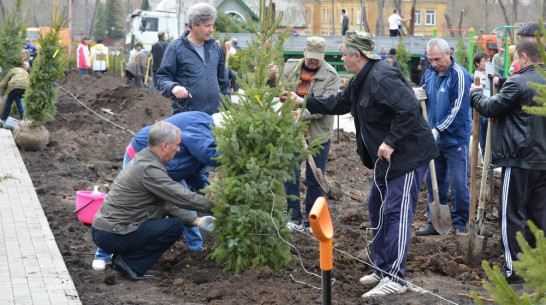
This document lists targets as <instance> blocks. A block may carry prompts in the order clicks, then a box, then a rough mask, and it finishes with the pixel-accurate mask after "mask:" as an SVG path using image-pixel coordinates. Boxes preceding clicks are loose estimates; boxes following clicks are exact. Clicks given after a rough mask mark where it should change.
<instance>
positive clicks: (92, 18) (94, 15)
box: [88, 0, 100, 37]
mask: <svg viewBox="0 0 546 305" xmlns="http://www.w3.org/2000/svg"><path fill="white" fill-rule="evenodd" d="M99 2H100V0H96V1H95V9H94V10H93V16H92V17H91V26H90V27H89V34H88V35H89V36H88V37H91V36H92V35H93V33H94V32H95V20H96V18H97V10H98V9H99Z"/></svg>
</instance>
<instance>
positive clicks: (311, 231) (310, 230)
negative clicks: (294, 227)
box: [305, 227, 313, 235]
mask: <svg viewBox="0 0 546 305" xmlns="http://www.w3.org/2000/svg"><path fill="white" fill-rule="evenodd" d="M305 229H306V230H307V232H309V234H311V235H313V228H311V227H307V228H305Z"/></svg>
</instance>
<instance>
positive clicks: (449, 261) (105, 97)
mask: <svg viewBox="0 0 546 305" xmlns="http://www.w3.org/2000/svg"><path fill="white" fill-rule="evenodd" d="M59 84H60V87H59V98H58V102H57V112H58V113H57V115H56V117H55V121H54V122H51V123H49V124H47V125H46V127H47V129H48V130H49V132H50V140H51V141H50V143H49V145H48V146H47V147H46V149H45V150H43V151H39V152H26V151H22V155H23V158H24V160H25V164H26V166H27V168H28V171H29V173H30V175H31V177H32V180H33V182H34V186H35V188H36V191H37V193H38V196H39V199H40V201H41V203H42V206H43V208H44V211H45V213H46V216H47V218H48V221H49V224H50V226H51V229H52V230H53V233H54V235H55V238H56V241H57V244H58V246H59V248H60V250H61V253H62V255H63V257H64V259H65V262H66V265H67V267H68V270H69V271H70V274H71V276H72V278H73V280H74V283H75V285H76V289H77V290H78V293H79V295H80V298H81V300H82V302H83V304H85V305H95V304H96V305H99V304H100V305H105V304H249V305H250V304H319V303H320V302H321V291H320V290H318V289H316V288H313V287H312V286H314V287H320V286H321V283H320V278H318V277H317V276H314V275H312V274H309V273H307V272H306V270H307V271H309V272H310V273H315V274H320V268H319V251H318V242H317V241H316V240H314V239H313V238H312V237H311V236H310V235H307V234H304V233H294V236H295V240H294V245H295V246H296V247H297V249H298V250H299V253H300V254H301V262H300V260H299V258H297V256H296V259H295V260H294V261H293V262H292V263H291V264H289V265H288V266H286V267H284V268H282V269H280V270H277V271H272V270H270V269H269V268H266V267H263V268H255V269H251V270H247V271H246V272H244V273H243V274H241V275H237V274H233V273H230V272H224V271H222V269H223V266H220V265H217V264H216V263H215V262H214V261H212V260H209V259H207V255H208V254H210V253H211V250H210V248H209V249H206V250H205V251H204V252H192V251H189V250H188V249H186V247H185V245H184V242H183V240H182V241H179V242H177V243H176V244H175V245H174V246H173V247H172V248H171V249H170V250H169V251H168V252H167V253H166V254H165V255H164V256H163V257H162V258H161V259H160V260H159V262H158V263H157V264H155V265H154V267H153V268H152V269H151V270H150V274H154V275H156V276H157V279H156V280H154V281H147V282H132V281H130V280H128V279H126V278H124V277H122V276H120V275H119V274H118V273H117V272H115V271H113V270H112V269H111V268H107V270H106V271H103V272H99V271H94V270H93V269H92V268H91V262H92V260H93V255H94V252H95V249H96V248H95V245H94V244H93V242H92V241H91V234H90V226H89V225H85V224H82V223H80V222H78V220H77V218H76V215H75V214H73V211H74V207H75V202H76V191H77V190H92V189H93V185H99V186H100V190H101V191H102V192H108V189H109V186H110V185H111V183H112V182H113V180H114V178H115V177H116V175H117V174H118V173H119V171H120V170H121V164H122V159H123V153H124V149H125V147H126V145H127V144H128V143H129V141H130V139H131V138H132V134H131V133H130V132H129V131H133V132H136V131H138V130H139V129H140V128H142V127H143V126H146V125H149V124H152V123H153V122H155V121H157V120H160V119H163V118H166V117H168V116H169V115H170V114H171V110H170V103H169V101H168V100H167V99H165V98H164V97H162V96H160V95H159V94H157V92H156V93H154V94H152V95H149V94H148V93H147V89H144V88H140V89H139V88H134V87H132V86H128V85H125V83H123V82H122V81H121V80H120V79H119V78H114V77H112V76H111V75H110V74H106V75H101V76H85V77H80V76H78V75H77V72H75V71H72V72H69V73H68V74H67V75H66V77H65V78H64V79H63V80H61V81H60V82H59ZM67 91H69V92H70V93H71V94H73V96H72V95H71V94H69V93H67ZM74 97H76V98H77V99H78V100H79V101H80V102H78V101H77V100H76V99H75V98H74ZM84 105H85V106H86V107H89V109H91V110H93V111H95V112H96V113H98V114H100V115H101V116H103V117H104V118H106V119H108V120H109V121H111V122H113V123H115V124H117V125H118V126H121V127H123V128H126V130H124V129H121V128H119V127H117V126H115V125H113V124H111V123H110V122H107V121H105V120H103V119H101V118H100V117H99V116H97V115H96V114H94V113H92V112H91V111H90V110H88V109H87V108H86V107H84ZM103 109H106V111H104V110H103ZM108 112H110V113H113V114H110V113H108ZM326 176H327V179H328V181H329V185H330V192H329V193H328V196H327V197H328V203H329V207H330V211H331V214H332V218H333V222H334V228H335V236H334V247H335V251H334V269H333V277H334V278H335V282H334V284H333V285H332V303H333V304H450V303H449V302H448V301H447V300H449V301H451V302H452V303H451V304H473V301H472V300H471V299H469V298H468V297H466V296H463V295H462V294H470V293H471V292H472V291H477V292H478V293H479V294H480V295H483V296H488V293H487V292H486V291H485V290H484V289H483V288H482V287H481V281H482V280H484V278H485V275H484V272H483V271H482V269H481V268H480V267H478V268H470V267H469V266H467V265H466V264H464V263H463V260H462V258H461V257H460V256H458V255H457V249H456V248H457V246H456V243H455V237H454V236H453V235H447V236H433V237H415V236H414V233H412V237H411V245H410V248H409V255H408V260H407V266H406V277H407V279H408V280H409V281H411V282H413V283H415V284H417V285H419V286H421V287H423V288H425V289H427V290H428V291H429V292H430V293H427V294H418V293H415V292H408V293H404V294H401V295H395V296H388V297H384V298H373V299H366V300H364V299H362V298H361V295H362V294H363V293H365V292H366V291H368V290H369V289H370V288H371V287H365V286H362V285H361V284H360V283H359V282H358V279H359V278H360V277H361V276H363V275H366V274H369V273H370V272H372V269H371V268H370V267H369V266H368V263H367V262H368V258H367V255H366V253H365V251H364V250H365V246H366V244H367V242H368V241H369V240H370V237H371V234H370V233H368V231H367V230H366V229H367V228H368V227H369V226H370V222H369V217H368V212H367V204H366V203H367V193H368V190H369V188H370V187H371V181H372V177H373V172H372V171H371V170H369V169H366V168H364V167H363V165H362V163H361V161H360V160H359V158H358V155H357V154H356V144H355V140H354V134H352V133H345V132H342V133H341V136H340V139H339V142H338V141H337V136H336V137H334V139H333V143H332V146H331V151H330V157H329V162H328V165H327V175H326ZM495 185H496V189H497V190H498V185H499V181H498V177H497V178H496V179H495ZM304 188H305V186H304V185H303V184H302V189H304ZM425 204H426V191H425V188H424V187H423V191H422V192H421V195H420V198H419V205H418V211H417V213H416V216H415V221H414V223H413V232H415V230H416V229H419V228H420V227H422V226H424V225H425V224H426V214H425ZM487 211H488V212H489V211H490V209H489V207H488V208H487ZM486 223H487V226H488V227H489V236H488V237H489V238H488V239H487V246H486V248H485V251H484V255H483V259H486V260H488V261H490V262H491V263H493V264H495V265H501V264H502V260H501V254H502V250H501V246H500V233H499V226H498V223H497V220H496V218H495V217H494V216H493V215H492V213H488V217H487V220H486ZM279 242H281V241H279ZM210 245H211V243H210V241H207V243H206V245H205V246H208V247H210ZM293 253H294V254H295V255H296V251H293ZM302 264H303V266H305V270H304V269H303V268H302ZM517 288H518V289H521V288H522V287H521V285H520V286H517ZM442 298H445V299H442Z"/></svg>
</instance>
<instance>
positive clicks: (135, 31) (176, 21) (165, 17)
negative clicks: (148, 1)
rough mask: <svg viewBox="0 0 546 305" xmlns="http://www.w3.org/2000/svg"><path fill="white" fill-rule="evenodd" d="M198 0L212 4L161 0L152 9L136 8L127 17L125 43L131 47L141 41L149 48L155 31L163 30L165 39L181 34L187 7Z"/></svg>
mask: <svg viewBox="0 0 546 305" xmlns="http://www.w3.org/2000/svg"><path fill="white" fill-rule="evenodd" d="M198 2H207V3H209V4H211V5H212V4H213V3H212V0H209V1H198V0H162V1H161V2H159V4H158V5H157V6H156V7H155V9H154V10H152V11H142V10H136V11H135V12H133V13H132V14H131V15H130V16H129V17H127V22H128V23H129V33H127V35H126V36H125V45H126V46H129V47H132V45H134V44H135V43H137V42H141V43H142V44H143V45H144V48H146V49H148V50H150V49H151V47H152V44H154V43H156V42H157V33H158V32H159V31H164V32H165V39H167V40H171V39H175V38H177V37H179V36H180V35H182V33H183V32H184V30H185V29H186V24H187V12H188V8H189V7H191V6H192V5H193V4H195V3H198Z"/></svg>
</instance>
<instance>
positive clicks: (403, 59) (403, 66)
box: [396, 36, 411, 77]
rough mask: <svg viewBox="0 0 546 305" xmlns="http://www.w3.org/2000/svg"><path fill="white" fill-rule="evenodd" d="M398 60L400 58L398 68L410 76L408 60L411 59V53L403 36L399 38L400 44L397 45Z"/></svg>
mask: <svg viewBox="0 0 546 305" xmlns="http://www.w3.org/2000/svg"><path fill="white" fill-rule="evenodd" d="M396 60H398V69H399V70H400V72H402V75H404V76H405V77H409V69H408V62H409V61H410V60H411V53H410V52H409V51H408V49H406V44H405V43H404V38H402V36H400V38H398V45H397V46H396Z"/></svg>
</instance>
